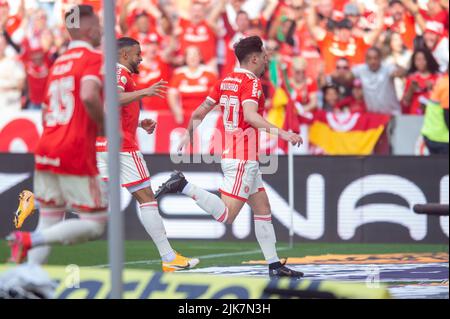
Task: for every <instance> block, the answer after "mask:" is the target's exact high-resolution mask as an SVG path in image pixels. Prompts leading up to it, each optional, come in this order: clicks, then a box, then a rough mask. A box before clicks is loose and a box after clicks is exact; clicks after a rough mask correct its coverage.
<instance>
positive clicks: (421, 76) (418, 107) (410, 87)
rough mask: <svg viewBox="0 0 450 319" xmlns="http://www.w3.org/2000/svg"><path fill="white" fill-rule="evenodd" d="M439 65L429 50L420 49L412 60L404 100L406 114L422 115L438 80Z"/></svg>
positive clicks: (403, 106) (403, 105)
mask: <svg viewBox="0 0 450 319" xmlns="http://www.w3.org/2000/svg"><path fill="white" fill-rule="evenodd" d="M438 73H439V64H438V63H437V62H436V60H435V59H434V57H433V55H432V54H431V53H430V51H428V49H418V50H416V51H415V52H414V54H413V56H412V58H411V66H410V68H409V71H408V76H407V78H406V88H405V92H404V95H403V98H402V109H403V113H404V114H414V115H422V114H424V109H423V107H424V106H425V104H426V103H427V100H428V98H429V96H430V93H431V90H432V89H433V86H434V84H435V83H436V80H437V78H438Z"/></svg>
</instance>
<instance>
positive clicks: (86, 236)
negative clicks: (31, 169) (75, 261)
mask: <svg viewBox="0 0 450 319" xmlns="http://www.w3.org/2000/svg"><path fill="white" fill-rule="evenodd" d="M36 175H37V177H38V178H37V180H38V183H37V184H36V186H37V187H36V190H35V191H36V193H37V195H38V198H39V197H41V198H43V199H44V201H46V202H47V203H52V205H53V206H44V211H45V209H47V210H48V211H50V209H52V210H53V209H56V208H61V209H62V207H63V206H64V207H65V205H66V204H68V205H70V206H71V207H72V208H73V209H74V210H76V211H77V212H79V216H80V219H70V220H66V221H59V222H57V223H55V224H53V225H52V226H50V227H48V228H45V229H39V230H36V231H34V232H32V233H28V232H14V233H12V234H11V235H10V236H8V240H9V242H10V245H11V249H12V254H11V255H12V256H11V257H12V258H11V261H14V262H17V263H20V262H22V261H23V260H24V259H25V258H26V257H27V255H28V251H29V250H30V249H31V248H36V247H42V246H50V245H70V244H76V243H82V242H86V241H89V240H94V239H97V238H99V237H100V236H101V235H102V234H103V233H104V231H105V226H106V222H107V218H108V216H107V211H106V199H105V193H104V191H103V188H102V185H101V181H100V179H99V178H97V177H80V176H70V175H54V174H50V173H42V172H38V173H37V174H36ZM39 180H42V181H44V182H45V183H42V184H40V183H39ZM44 185H45V188H42V186H44ZM35 257H36V256H35ZM46 257H48V252H45V251H42V255H38V256H37V258H36V259H34V260H35V261H36V262H39V260H45V259H46Z"/></svg>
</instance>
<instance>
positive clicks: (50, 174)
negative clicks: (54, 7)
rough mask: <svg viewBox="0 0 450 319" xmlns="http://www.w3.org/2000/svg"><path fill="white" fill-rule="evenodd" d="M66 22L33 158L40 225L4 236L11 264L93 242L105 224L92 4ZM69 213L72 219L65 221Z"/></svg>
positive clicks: (97, 36) (96, 24)
mask: <svg viewBox="0 0 450 319" xmlns="http://www.w3.org/2000/svg"><path fill="white" fill-rule="evenodd" d="M65 18H66V19H65V21H66V27H67V30H68V32H69V33H70V36H71V38H72V41H71V43H70V45H69V48H68V50H67V51H66V52H65V53H64V54H63V55H61V56H60V57H59V58H58V59H57V60H56V62H55V64H54V66H53V67H52V69H51V71H50V76H49V79H48V84H47V93H46V100H45V103H44V109H43V122H44V123H43V126H44V131H43V134H42V137H41V139H40V141H39V144H38V147H37V149H36V153H35V161H36V166H35V174H34V191H35V194H36V198H37V199H38V201H39V202H40V204H41V205H40V207H41V210H40V219H39V225H38V228H37V230H36V231H35V232H33V233H28V232H14V233H12V234H10V235H9V236H8V240H9V244H10V246H11V259H10V260H11V261H12V262H16V263H21V262H23V261H24V260H25V258H26V257H27V255H28V257H29V260H30V262H36V263H42V262H43V260H42V259H43V258H46V257H47V256H48V253H49V251H50V247H49V246H50V245H68V244H76V243H81V242H85V241H88V240H94V239H97V238H99V237H100V236H101V235H102V234H103V233H104V230H105V225H106V222H107V202H106V194H105V192H104V190H103V188H102V181H101V179H100V177H99V176H98V170H97V166H96V158H95V140H96V137H97V133H98V131H99V130H103V100H102V86H103V83H102V82H103V75H102V73H101V69H102V55H101V53H100V52H98V51H95V50H94V48H95V47H98V46H99V45H100V42H101V38H102V28H101V26H100V20H99V17H98V16H97V15H96V14H95V13H94V11H93V9H92V7H91V6H86V5H80V6H76V7H74V8H73V9H72V10H71V11H69V12H68V13H67V14H66V17H65ZM78 18H79V19H78ZM77 21H78V22H79V23H78V22H77ZM22 195H23V196H21V205H20V208H21V209H24V210H25V211H23V212H22V213H23V215H22V216H24V217H26V216H27V215H28V214H29V213H30V211H31V210H32V209H33V205H28V204H29V203H30V202H29V201H30V200H32V197H31V196H32V194H31V193H26V192H25V193H23V194H22ZM68 208H70V209H71V210H73V211H75V212H77V213H78V216H79V218H78V219H69V220H64V216H65V212H66V210H67V209H68ZM31 248H33V249H32V250H31V251H29V250H30V249H31ZM28 252H29V253H28Z"/></svg>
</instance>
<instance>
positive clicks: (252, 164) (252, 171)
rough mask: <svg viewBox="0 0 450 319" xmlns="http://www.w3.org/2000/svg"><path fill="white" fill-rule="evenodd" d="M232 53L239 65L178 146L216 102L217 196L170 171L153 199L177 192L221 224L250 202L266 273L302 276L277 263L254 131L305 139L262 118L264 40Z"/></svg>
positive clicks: (297, 140) (214, 91)
mask: <svg viewBox="0 0 450 319" xmlns="http://www.w3.org/2000/svg"><path fill="white" fill-rule="evenodd" d="M235 54H236V56H237V58H238V60H239V62H240V65H241V68H239V69H236V70H235V71H234V72H233V73H231V74H229V75H228V76H227V77H225V78H224V79H223V80H220V81H218V82H217V84H216V85H215V87H214V88H213V89H212V91H211V93H210V95H209V96H208V98H207V99H206V100H205V101H204V102H203V103H202V104H201V105H200V106H199V107H198V108H197V110H195V111H194V113H193V115H192V118H191V121H190V124H189V127H188V131H187V133H186V135H185V136H184V137H183V139H182V142H181V144H180V146H179V151H181V150H182V149H183V148H184V147H186V146H187V145H188V144H189V142H192V137H193V132H194V130H195V129H196V128H197V127H198V126H199V125H200V123H201V121H202V120H203V119H204V118H205V116H206V115H207V114H208V113H209V112H210V111H211V110H212V109H213V108H214V107H215V106H216V105H217V104H219V105H220V106H221V108H222V111H223V124H224V127H225V148H224V151H223V156H222V171H223V173H224V180H223V184H222V187H221V188H220V190H219V191H220V192H221V195H222V196H221V199H220V198H219V197H217V196H216V195H214V194H211V193H209V192H207V191H205V190H203V189H201V188H200V187H198V186H196V185H194V184H192V183H189V182H188V181H187V180H186V179H185V177H184V176H183V174H182V173H180V172H175V173H174V174H172V176H171V178H170V179H169V180H168V181H167V182H165V183H164V184H163V185H162V186H161V188H160V189H159V190H158V191H157V192H156V198H157V199H158V198H160V197H161V196H162V195H164V194H169V193H177V192H181V193H183V194H184V195H187V196H189V197H191V198H192V199H194V200H195V201H196V203H197V205H198V206H200V207H201V208H202V209H203V210H205V211H206V212H207V213H208V214H210V215H212V216H213V217H214V218H215V219H216V220H217V221H218V222H220V223H225V224H232V223H233V222H234V220H235V219H236V217H237V216H238V214H239V212H240V211H241V209H242V207H243V206H244V204H245V203H246V202H248V204H249V205H250V207H251V208H252V210H253V213H254V222H255V233H256V238H257V240H258V243H259V245H260V247H261V250H262V252H263V254H264V257H265V259H266V261H267V263H268V264H269V275H270V276H271V277H295V278H300V277H302V276H303V273H301V272H297V271H294V270H291V269H289V268H287V267H286V266H285V264H286V261H285V260H281V261H280V259H279V258H278V255H277V251H276V247H275V245H276V238H275V231H274V228H273V225H272V217H271V209H270V204H269V199H268V197H267V194H266V192H265V190H264V186H263V181H262V174H261V171H260V168H259V162H258V148H259V146H258V144H259V136H258V134H259V131H258V130H265V131H270V132H271V133H274V134H277V135H278V136H280V137H281V138H282V139H284V140H286V141H288V142H290V143H292V144H293V145H300V144H302V143H303V141H302V138H301V137H300V136H299V135H297V134H294V133H290V132H286V131H284V130H282V129H278V128H277V127H275V126H273V125H271V124H270V123H269V122H267V121H266V120H265V119H264V118H263V116H262V114H263V112H264V102H265V98H264V94H263V92H262V86H261V81H260V77H261V76H263V74H264V73H265V71H266V68H267V62H268V57H267V53H266V51H265V49H264V47H263V42H262V40H261V39H260V38H259V37H256V36H253V37H248V38H244V39H242V40H241V41H240V42H239V43H237V44H236V46H235Z"/></svg>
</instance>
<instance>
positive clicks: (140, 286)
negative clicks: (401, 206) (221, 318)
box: [0, 265, 391, 314]
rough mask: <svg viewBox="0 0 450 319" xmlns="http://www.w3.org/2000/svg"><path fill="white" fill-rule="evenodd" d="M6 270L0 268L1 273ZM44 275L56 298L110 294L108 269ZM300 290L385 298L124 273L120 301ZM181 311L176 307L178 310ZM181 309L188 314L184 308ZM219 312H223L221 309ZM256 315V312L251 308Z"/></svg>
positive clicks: (303, 284) (350, 289)
mask: <svg viewBox="0 0 450 319" xmlns="http://www.w3.org/2000/svg"><path fill="white" fill-rule="evenodd" d="M10 269H11V268H10V267H9V266H1V265H0V273H2V274H6V271H8V270H10ZM45 271H46V272H47V273H48V275H49V277H50V278H51V279H52V280H54V281H56V282H57V283H58V284H57V288H56V291H55V298H56V299H107V298H109V294H110V290H111V282H110V272H109V270H108V269H95V268H83V267H78V266H76V265H68V266H67V267H57V266H46V267H45ZM276 291H278V293H279V291H285V293H288V292H289V293H291V294H292V293H296V292H301V293H303V294H304V296H305V297H309V298H311V297H312V296H320V295H322V294H323V295H324V294H326V295H327V296H328V297H329V298H330V297H331V298H361V299H388V298H390V297H391V296H390V293H389V291H388V289H387V288H386V287H385V286H384V285H380V286H379V287H370V286H367V285H366V284H364V283H351V282H338V281H326V280H321V281H311V280H301V281H299V280H296V281H295V280H293V281H290V280H289V279H281V280H273V281H271V280H269V279H267V278H264V277H242V276H241V277H227V280H223V277H222V276H217V275H204V274H182V273H180V274H171V273H159V272H152V271H147V270H131V269H127V270H125V272H124V298H125V299H240V300H245V299H268V298H273V297H275V298H276V297H277V295H274V292H276ZM180 311H181V309H180ZM183 311H184V312H185V313H189V306H188V304H186V306H185V307H184V309H183ZM217 311H220V312H222V313H224V314H227V312H229V311H226V309H225V308H221V309H219V310H217ZM253 311H256V312H258V309H253Z"/></svg>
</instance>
